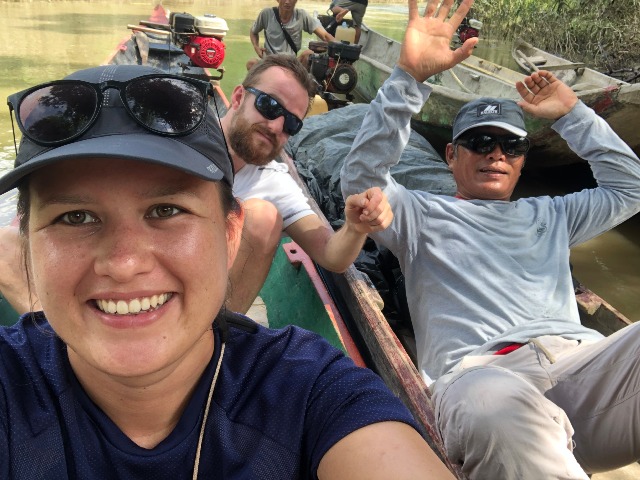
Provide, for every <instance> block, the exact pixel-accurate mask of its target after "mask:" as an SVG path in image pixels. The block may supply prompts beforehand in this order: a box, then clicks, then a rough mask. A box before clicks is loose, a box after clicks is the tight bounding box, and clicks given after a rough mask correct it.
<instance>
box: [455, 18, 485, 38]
mask: <svg viewBox="0 0 640 480" xmlns="http://www.w3.org/2000/svg"><path fill="white" fill-rule="evenodd" d="M481 28H482V22H481V21H480V20H476V19H475V18H471V19H469V18H467V17H464V18H463V19H462V22H461V23H460V26H459V27H458V30H457V31H456V33H457V34H458V39H459V40H460V43H464V42H465V41H466V40H467V39H469V38H473V37H477V36H479V35H480V29H481Z"/></svg>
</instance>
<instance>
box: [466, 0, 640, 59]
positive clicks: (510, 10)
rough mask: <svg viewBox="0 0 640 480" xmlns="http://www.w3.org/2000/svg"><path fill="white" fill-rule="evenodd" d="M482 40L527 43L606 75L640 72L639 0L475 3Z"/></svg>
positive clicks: (494, 0)
mask: <svg viewBox="0 0 640 480" xmlns="http://www.w3.org/2000/svg"><path fill="white" fill-rule="evenodd" d="M472 17H473V18H477V19H478V20H482V22H483V32H482V35H483V36H485V37H490V38H503V39H512V38H515V37H518V36H519V37H522V38H523V39H525V40H527V41H528V42H529V43H532V44H534V45H535V46H537V47H539V48H542V49H543V50H547V51H549V52H552V53H556V54H559V55H560V56H563V57H566V58H568V59H571V60H572V61H576V62H578V61H580V62H584V63H587V64H589V65H592V66H594V67H595V68H597V69H599V70H601V71H607V70H619V69H625V68H628V69H633V68H634V67H635V69H636V70H638V69H639V68H640V67H639V66H640V0H476V2H475V4H474V6H473V11H472Z"/></svg>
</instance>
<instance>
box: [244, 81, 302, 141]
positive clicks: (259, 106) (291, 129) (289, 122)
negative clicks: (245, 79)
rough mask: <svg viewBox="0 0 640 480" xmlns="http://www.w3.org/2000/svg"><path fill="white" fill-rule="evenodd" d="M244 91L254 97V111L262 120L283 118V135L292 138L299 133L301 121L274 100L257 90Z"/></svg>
mask: <svg viewBox="0 0 640 480" xmlns="http://www.w3.org/2000/svg"><path fill="white" fill-rule="evenodd" d="M244 89H245V90H246V91H247V92H250V93H253V94H254V95H255V96H256V101H255V107H256V110H258V112H260V114H261V115H262V116H263V117H264V118H266V119H268V120H275V119H276V118H278V117H284V125H283V127H282V130H283V131H284V133H288V134H289V135H292V136H293V135H295V134H296V133H298V132H299V131H300V129H301V128H302V120H300V119H299V118H298V117H296V116H295V115H294V114H293V113H291V112H290V111H289V110H287V109H286V108H284V107H283V106H282V105H280V103H279V102H278V101H277V100H276V99H275V98H273V97H272V96H271V95H269V94H267V93H264V92H263V91H261V90H258V89H257V88H253V87H244Z"/></svg>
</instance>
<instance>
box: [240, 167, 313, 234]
mask: <svg viewBox="0 0 640 480" xmlns="http://www.w3.org/2000/svg"><path fill="white" fill-rule="evenodd" d="M233 193H234V194H235V196H236V197H238V198H240V199H241V200H243V201H246V200H249V199H250V198H259V199H262V200H267V201H269V202H271V203H273V204H274V205H275V206H276V208H277V209H278V212H279V213H280V215H281V216H282V220H283V221H284V225H283V227H284V228H285V229H286V228H287V227H288V226H289V225H291V224H292V223H294V222H295V221H297V220H300V219H301V218H303V217H306V216H307V215H315V212H314V211H313V210H312V209H311V207H310V206H309V201H308V199H307V197H306V195H305V194H304V192H303V191H302V189H301V188H300V187H299V186H298V184H297V183H296V182H295V180H294V179H293V178H291V175H289V168H288V167H287V165H285V164H284V163H280V162H277V161H275V160H271V162H269V163H268V164H267V165H265V166H262V167H259V166H256V165H245V166H244V167H242V168H241V169H240V171H239V172H238V173H236V176H235V178H234V181H233Z"/></svg>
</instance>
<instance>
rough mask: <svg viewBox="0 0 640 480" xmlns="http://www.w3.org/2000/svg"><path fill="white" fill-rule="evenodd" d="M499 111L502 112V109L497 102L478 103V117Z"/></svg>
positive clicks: (496, 113)
mask: <svg viewBox="0 0 640 480" xmlns="http://www.w3.org/2000/svg"><path fill="white" fill-rule="evenodd" d="M501 113H502V109H501V105H500V104H499V103H495V104H488V105H480V106H479V107H478V116H479V117H483V116H485V115H500V114H501Z"/></svg>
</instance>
